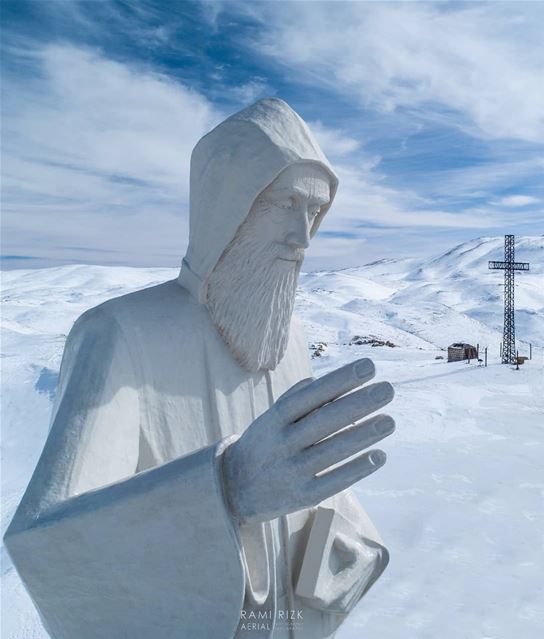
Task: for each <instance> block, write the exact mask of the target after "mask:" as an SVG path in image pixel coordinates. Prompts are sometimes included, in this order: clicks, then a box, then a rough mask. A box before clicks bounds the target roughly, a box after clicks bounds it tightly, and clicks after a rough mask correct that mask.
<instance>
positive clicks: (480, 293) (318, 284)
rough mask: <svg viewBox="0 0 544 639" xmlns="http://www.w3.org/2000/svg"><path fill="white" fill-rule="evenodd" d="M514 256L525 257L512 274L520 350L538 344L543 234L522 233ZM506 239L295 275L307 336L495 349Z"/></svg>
mask: <svg viewBox="0 0 544 639" xmlns="http://www.w3.org/2000/svg"><path fill="white" fill-rule="evenodd" d="M516 256H517V257H516V259H518V260H519V261H528V262H530V264H531V267H530V269H531V270H530V271H529V272H528V273H526V272H523V273H519V274H518V275H517V277H516V292H515V295H516V309H517V313H516V325H517V337H518V340H519V341H520V344H519V346H520V352H522V351H524V349H526V344H527V343H528V342H532V343H533V344H538V345H542V346H544V236H540V237H522V238H519V239H518V241H517V242H516ZM503 257H504V239H503V238H502V237H501V238H480V239H477V240H472V241H470V242H466V243H464V244H460V245H459V246H456V247H455V248H454V249H452V250H451V251H448V252H447V253H446V254H444V255H440V256H438V257H436V258H432V259H428V260H424V261H416V260H406V259H403V260H381V261H379V262H374V263H372V264H369V265H367V266H362V267H359V268H351V269H346V270H342V271H334V272H327V271H322V272H317V273H308V274H305V275H303V276H302V278H301V289H302V290H301V293H300V299H299V311H300V312H302V314H303V315H304V317H305V319H306V320H307V321H308V322H309V323H310V325H311V326H312V338H313V339H314V340H322V341H325V342H329V341H330V342H335V343H340V344H341V343H344V342H349V339H350V337H351V336H353V335H361V334H362V333H364V334H368V335H375V336H377V337H381V338H383V339H388V340H391V341H392V342H394V343H397V344H399V345H401V346H411V347H419V348H437V347H438V348H446V347H447V346H448V345H449V344H451V343H452V342H456V341H465V342H469V343H473V344H478V343H479V344H480V345H482V346H489V347H490V348H494V349H498V348H499V343H500V340H501V338H502V321H503V304H504V298H503V285H504V276H503V273H502V272H499V271H490V270H489V269H488V260H502V259H503Z"/></svg>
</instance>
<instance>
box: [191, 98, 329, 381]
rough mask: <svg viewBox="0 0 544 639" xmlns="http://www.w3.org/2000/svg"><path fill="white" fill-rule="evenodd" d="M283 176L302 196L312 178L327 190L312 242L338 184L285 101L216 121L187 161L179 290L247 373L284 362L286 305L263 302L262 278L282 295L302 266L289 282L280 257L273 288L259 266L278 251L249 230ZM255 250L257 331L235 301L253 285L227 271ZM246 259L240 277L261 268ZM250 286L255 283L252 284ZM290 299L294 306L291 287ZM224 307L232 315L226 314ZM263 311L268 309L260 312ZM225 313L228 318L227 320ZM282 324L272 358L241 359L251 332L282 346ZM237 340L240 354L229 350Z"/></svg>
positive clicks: (313, 220) (313, 222)
mask: <svg viewBox="0 0 544 639" xmlns="http://www.w3.org/2000/svg"><path fill="white" fill-rule="evenodd" d="M286 175H287V176H288V180H289V179H291V177H290V176H294V177H293V178H292V179H294V180H299V182H300V181H301V180H302V182H301V186H302V187H303V190H304V178H305V176H306V175H308V176H309V179H310V181H311V178H312V176H314V180H317V182H321V184H323V183H324V184H325V185H326V190H327V201H326V202H325V204H323V205H322V206H320V208H319V209H318V211H317V215H315V216H312V217H311V221H310V225H309V229H308V230H309V235H310V237H311V236H313V235H314V234H315V232H316V231H317V228H318V227H319V224H320V223H321V220H322V219H323V216H324V215H325V213H326V212H327V210H328V209H329V207H330V205H331V203H332V200H333V198H334V195H335V192H336V188H337V184H338V180H337V178H336V175H335V174H334V172H333V170H332V168H331V166H330V164H329V163H328V161H327V159H326V158H325V156H324V154H323V152H322V151H321V149H320V148H319V146H318V144H317V142H316V141H315V139H314V137H313V135H312V133H311V132H310V130H309V129H308V127H307V125H306V124H305V123H304V121H303V120H302V119H301V118H300V117H299V116H298V115H297V114H296V113H295V112H294V111H293V110H292V109H291V108H290V107H289V106H288V105H287V104H286V103H285V102H283V101H282V100H278V99H274V98H268V99H265V100H260V101H259V102H256V103H255V104H254V105H252V106H250V107H248V108H247V109H244V110H243V111H240V112H239V113H236V114H235V115H233V116H231V117H230V118H228V119H227V120H225V121H224V122H222V123H221V124H220V125H219V126H217V127H216V128H215V129H213V131H211V132H210V133H208V134H207V135H205V136H204V137H203V138H202V139H201V140H200V141H199V142H198V144H197V145H196V147H195V149H194V151H193V154H192V157H191V194H190V232H189V246H188V249H187V254H186V256H185V258H184V260H183V264H182V268H181V273H180V278H179V279H180V283H181V284H182V286H184V287H185V288H186V289H188V290H189V291H190V292H191V293H192V295H193V296H194V297H195V298H196V299H197V300H198V301H199V302H200V303H201V304H206V305H207V306H208V308H209V309H210V312H211V314H212V318H213V319H214V322H215V324H216V326H217V327H218V329H219V331H220V332H221V334H222V335H223V337H224V338H225V340H226V341H227V343H228V345H229V346H230V348H231V350H232V351H233V353H234V355H235V356H236V357H237V359H238V360H239V362H240V363H241V364H242V365H243V366H244V367H245V368H246V369H248V370H257V369H260V368H274V367H275V365H276V364H277V362H278V361H279V359H281V357H282V356H283V350H284V349H285V345H286V337H287V335H288V325H289V322H288V321H286V320H287V319H289V320H290V314H291V311H292V306H291V307H290V308H289V309H288V311H287V312H286V311H285V308H286V307H287V306H289V305H288V304H284V303H283V302H281V301H280V302H278V299H276V300H270V299H266V300H265V298H267V297H268V295H267V293H266V290H267V289H266V281H265V280H266V279H268V280H269V284H270V285H271V286H272V287H275V288H277V289H278V290H279V289H281V288H283V289H285V290H287V289H288V288H289V287H291V288H292V281H291V280H293V277H294V280H293V281H294V285H295V287H296V279H297V277H298V269H299V268H300V262H299V264H298V268H297V269H296V271H293V273H294V275H292V274H290V273H288V271H287V270H286V269H288V262H289V259H288V258H289V256H288V255H287V259H285V258H286V255H285V254H283V257H280V255H279V254H278V255H277V257H278V258H279V260H278V265H277V268H278V269H280V270H278V275H279V280H284V281H282V282H279V281H278V282H274V281H273V274H272V271H270V277H269V278H267V276H266V268H267V265H266V264H264V261H265V260H266V259H267V258H270V256H272V260H273V252H274V250H276V249H274V248H272V249H271V250H270V252H269V253H267V247H266V245H265V244H263V243H261V245H260V247H259V244H258V243H255V244H252V229H254V228H256V227H255V226H254V222H255V220H256V219H257V218H258V217H259V216H261V215H262V213H263V211H265V210H266V207H267V203H266V199H267V198H266V196H267V194H268V195H269V194H271V193H273V192H274V191H273V189H274V187H275V185H278V184H279V185H280V186H281V184H282V183H283V182H285V181H286V180H285V176H286ZM277 178H279V180H278V179H277ZM273 183H274V184H273ZM269 187H270V188H269ZM271 189H272V191H271ZM310 190H312V189H311V185H310ZM252 225H253V226H252ZM261 234H262V226H261ZM276 247H277V245H276ZM261 250H262V254H263V255H262V260H263V264H262V267H263V270H262V273H261V275H260V278H261V280H264V284H265V286H263V287H260V286H256V287H255V290H254V291H253V293H254V296H255V297H259V296H260V297H262V299H263V300H265V301H266V304H261V307H263V308H261V312H260V314H259V313H258V314H257V315H259V316H260V319H261V323H262V327H261V330H260V331H259V330H252V329H253V324H252V323H251V322H252V321H253V320H252V319H249V318H248V317H247V312H246V311H247V309H244V310H242V312H241V313H238V312H237V307H236V302H234V301H233V300H234V297H236V293H237V294H238V295H239V296H240V295H243V294H244V293H245V292H246V290H247V288H248V287H250V285H251V284H252V283H251V282H249V279H248V278H247V276H248V273H247V272H246V274H245V275H244V273H238V274H234V276H233V271H235V270H236V271H240V270H241V271H243V270H244V268H243V264H244V262H243V259H241V258H243V255H244V251H245V252H246V254H247V253H248V252H253V253H255V252H256V251H261ZM301 254H303V252H302V251H301ZM252 257H253V260H254V261H253V266H249V264H250V261H249V260H248V262H247V264H248V266H247V267H246V271H248V269H250V268H251V269H252V270H255V269H257V268H258V267H259V266H260V264H259V261H258V259H255V258H256V256H255V255H253V256H252ZM280 260H285V261H283V265H281V264H279V261H280ZM240 265H242V268H241V269H240V268H239V266H240ZM227 267H229V269H230V270H229V269H228V268H227ZM282 268H283V269H284V271H283V272H282V271H281V269H282ZM238 275H239V277H238ZM245 279H248V281H247V282H246V281H245ZM255 280H256V278H253V284H255ZM236 284H237V285H238V288H237V289H236ZM270 288H271V287H270V286H268V289H270ZM230 289H232V291H231V290H230ZM231 292H232V295H231ZM292 296H293V299H294V288H293V293H292ZM220 298H222V299H220ZM246 302H247V298H246ZM256 303H257V300H256ZM229 305H231V306H232V308H231V309H229V308H227V307H228V306H229ZM266 305H268V309H265V308H264V307H265V306H266ZM241 306H242V305H241ZM274 309H275V310H274ZM223 313H228V314H229V315H231V317H230V318H229V319H225V318H224V317H223V316H222V314H223ZM233 314H235V317H234V318H233V317H232V315H233ZM270 314H272V315H276V314H277V315H280V316H282V315H283V316H284V318H283V320H280V322H279V326H280V327H278V326H276V329H277V333H278V335H277V336H276V338H275V337H274V335H273V331H272V332H270V319H269V318H267V315H270ZM287 315H288V316H289V317H288V318H287ZM222 319H223V320H224V322H222ZM233 319H234V320H235V321H234V322H233ZM282 324H283V325H285V326H287V328H286V329H285V330H287V335H284V336H283V337H284V338H285V339H283V342H285V344H283V346H282V347H280V348H279V349H274V348H272V350H277V351H278V352H277V353H276V354H275V355H274V354H272V355H271V354H268V355H266V354H263V353H261V354H260V355H259V356H258V357H257V356H255V357H253V358H252V357H251V356H247V357H246V356H244V355H243V354H241V353H240V352H239V351H240V348H242V346H243V345H244V344H247V343H249V342H250V341H251V335H250V334H251V333H253V337H254V341H255V344H259V343H261V342H263V339H262V338H263V335H262V332H263V330H267V331H268V336H269V337H270V340H269V341H270V342H271V344H272V345H273V344H274V343H275V341H276V342H281V341H282V339H280V337H281V334H282V330H283V329H281V325H282ZM229 326H230V329H231V330H229ZM226 327H227V328H226ZM267 327H268V328H267ZM285 330H283V333H285ZM236 334H238V342H239V346H240V348H236V345H235V342H236V341H237V337H236ZM274 340H275V341H274ZM242 342H243V343H242ZM261 350H262V349H261ZM265 350H266V349H265ZM246 355H247V353H246ZM254 355H255V354H254Z"/></svg>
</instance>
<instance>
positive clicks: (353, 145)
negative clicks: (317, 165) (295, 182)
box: [308, 120, 361, 158]
mask: <svg viewBox="0 0 544 639" xmlns="http://www.w3.org/2000/svg"><path fill="white" fill-rule="evenodd" d="M308 124H309V126H310V128H311V130H312V133H313V134H314V135H315V137H316V139H317V141H318V142H319V145H320V146H321V148H322V149H323V151H324V152H325V155H327V156H329V157H331V158H334V157H343V156H345V155H349V154H350V153H354V152H355V151H357V150H358V149H359V147H360V146H361V143H360V142H359V140H356V139H355V138H352V137H350V136H349V135H346V134H345V133H344V132H343V131H339V130H338V129H331V128H329V127H326V126H325V125H324V124H323V123H322V122H320V121H319V120H316V121H315V122H309V123H308Z"/></svg>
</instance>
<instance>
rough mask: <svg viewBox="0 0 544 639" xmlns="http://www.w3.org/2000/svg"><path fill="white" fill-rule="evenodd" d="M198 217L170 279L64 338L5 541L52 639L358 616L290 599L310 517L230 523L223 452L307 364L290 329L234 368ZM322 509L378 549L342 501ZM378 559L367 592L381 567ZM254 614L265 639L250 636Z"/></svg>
mask: <svg viewBox="0 0 544 639" xmlns="http://www.w3.org/2000/svg"><path fill="white" fill-rule="evenodd" d="M270 102H273V103H276V102H278V101H270ZM279 104H280V106H281V108H282V109H283V106H282V105H283V104H284V103H279ZM272 106H276V107H277V106H278V105H277V104H273V105H272ZM285 106H286V105H285ZM287 108H288V107H287ZM288 115H289V114H288ZM297 117H298V116H297ZM228 122H229V121H228V120H227V123H228ZM225 124H226V123H223V125H221V126H224V125H225ZM219 128H220V127H219ZM216 131H217V129H216ZM212 133H213V132H212ZM210 135H211V134H210ZM204 140H206V138H204ZM246 140H247V137H246ZM197 149H198V146H197ZM195 152H196V150H195ZM303 157H304V156H303ZM193 162H195V154H193ZM288 164H289V161H287V160H285V161H284V165H285V166H287V165H288ZM199 167H200V168H202V167H201V166H200V165H199V164H198V162H197V166H196V167H195V166H192V169H191V171H192V177H193V176H194V174H195V170H196V169H199ZM209 168H210V167H209V166H208V169H209ZM212 168H213V167H212ZM196 172H197V173H200V175H201V176H202V171H196ZM259 179H260V180H264V185H265V186H266V185H267V184H269V183H270V182H271V181H272V179H273V176H272V177H270V176H266V175H265V176H264V177H262V176H261V177H260V178H259ZM260 186H263V184H261V185H260ZM191 188H192V193H193V192H194V191H193V184H192V186H191ZM259 188H260V187H259ZM254 189H256V190H257V192H259V189H258V188H257V185H254ZM208 199H209V198H208ZM208 205H209V208H208V209H207V212H206V213H203V212H202V210H199V209H198V207H196V206H195V205H194V203H193V202H192V209H191V216H192V217H191V223H192V224H193V217H194V215H195V211H199V212H200V215H207V216H208V223H209V224H211V225H212V229H213V233H211V234H210V233H209V232H208V239H206V237H202V236H199V234H198V232H197V233H196V235H195V233H193V236H192V239H191V241H192V245H190V246H192V249H191V251H190V252H188V256H190V260H189V258H187V257H186V260H185V261H184V267H183V269H182V274H181V276H180V278H179V279H178V280H173V281H171V282H166V283H164V284H161V285H159V286H155V287H151V288H147V289H144V290H142V291H139V292H136V293H132V294H130V295H126V296H123V297H119V298H116V299H113V300H109V301H108V302H105V303H104V304H102V305H100V306H98V307H96V308H94V309H91V310H89V311H87V312H86V313H84V314H83V315H82V316H81V317H80V318H79V319H78V321H77V322H76V323H75V325H74V327H73V329H72V331H71V332H70V334H69V336H68V339H67V342H66V346H65V351H64V356H63V360H62V365H61V375H60V381H59V388H58V392H57V396H56V401H55V406H54V411H53V418H52V424H51V430H50V433H49V436H48V439H47V442H46V444H45V447H44V450H43V453H42V455H41V458H40V460H39V462H38V465H37V467H36V470H35V472H34V475H33V477H32V479H31V482H30V484H29V486H28V488H27V491H26V493H25V495H24V497H23V500H22V502H21V504H20V506H19V508H18V510H17V512H16V515H15V517H14V519H13V521H12V523H11V525H10V527H9V529H8V531H7V533H6V537H5V542H6V545H7V548H8V550H9V553H10V555H11V557H12V559H13V562H14V564H15V566H16V568H17V570H18V572H19V574H20V576H21V578H22V580H23V582H24V584H25V586H26V588H27V590H28V592H29V593H30V596H31V597H32V599H33V602H34V604H35V605H36V607H37V609H38V611H39V613H40V616H41V619H42V621H43V624H44V627H45V628H46V630H47V631H48V632H49V633H50V635H51V637H52V638H54V639H123V638H126V639H150V638H151V637H152V638H153V639H174V638H175V639H179V638H187V639H198V638H200V637H202V638H206V639H220V638H225V639H230V638H231V637H234V636H251V637H258V636H269V635H270V634H271V633H273V636H274V637H284V636H285V637H287V636H289V635H288V631H287V630H286V629H285V627H282V628H280V627H279V626H280V625H282V624H278V623H276V629H274V619H276V620H277V619H278V616H277V614H276V612H275V611H278V610H285V609H287V608H293V607H294V608H295V609H296V610H302V616H303V622H302V630H301V631H300V632H299V631H297V630H295V632H294V636H295V637H296V636H304V637H312V638H313V637H315V638H318V637H328V636H330V635H331V634H332V633H333V632H334V630H335V628H336V627H337V626H338V624H339V623H340V622H341V621H342V620H343V618H344V617H345V614H347V612H349V608H351V607H352V605H354V603H355V602H354V601H352V602H351V603H350V604H349V606H347V607H344V608H342V607H340V608H339V607H338V605H332V606H330V607H328V602H327V601H325V600H322V601H320V602H315V605H312V603H311V602H310V605H308V601H302V600H300V599H299V598H298V597H297V595H296V594H295V592H294V584H296V580H297V576H298V572H299V571H300V565H301V562H302V559H303V556H304V553H305V551H306V543H307V539H308V535H309V531H310V528H311V526H312V520H313V513H314V509H313V508H311V509H307V510H302V511H299V512H298V513H293V514H291V515H289V516H287V517H281V518H278V519H276V520H273V521H271V522H264V523H262V524H256V525H251V526H240V525H239V524H237V523H236V521H235V520H234V519H233V517H232V516H231V514H230V512H229V508H228V504H227V501H226V498H225V495H224V492H223V482H222V469H221V464H222V454H223V451H224V449H225V447H226V446H228V445H229V444H230V443H232V441H234V440H235V439H236V437H237V436H238V435H239V434H240V433H242V432H243V431H244V430H245V429H246V428H247V427H248V426H249V424H251V423H252V422H253V421H254V419H255V418H256V417H257V416H258V415H260V414H261V413H262V412H263V411H265V410H267V409H268V408H269V407H270V406H272V404H273V403H274V401H275V400H276V399H277V398H278V397H279V396H280V395H281V394H282V393H284V392H285V391H286V390H287V389H289V388H290V387H291V386H292V385H293V384H295V383H296V382H297V381H299V380H301V379H304V378H307V377H309V376H310V375H311V363H310V360H309V356H308V348H307V342H306V339H305V336H304V334H303V331H302V329H301V327H300V325H299V324H298V322H297V321H296V320H295V319H293V322H292V325H291V331H290V338H289V344H288V347H287V350H286V353H285V356H284V357H283V359H282V361H281V362H280V364H279V365H278V367H277V368H276V369H275V370H273V371H264V370H263V371H259V372H257V373H249V372H247V371H245V370H243V369H242V368H241V367H240V366H239V365H238V363H237V362H236V360H235V359H234V357H233V356H232V354H231V352H230V351H229V349H228V347H227V345H226V344H225V343H224V341H223V339H222V338H221V337H220V335H219V334H218V333H217V331H216V329H215V327H214V326H213V324H212V322H211V319H210V315H209V313H208V311H207V308H206V306H205V304H204V303H203V298H202V291H203V288H205V286H203V283H204V282H205V279H206V273H208V274H209V272H211V269H212V268H213V266H214V265H215V263H216V262H217V260H218V259H219V257H220V255H221V253H222V251H223V250H224V248H225V246H226V245H227V244H228V242H229V241H230V239H232V237H233V235H232V233H234V232H235V230H236V228H237V225H234V230H233V231H232V233H231V232H230V231H225V228H226V227H225V225H224V224H222V222H221V221H220V220H219V218H218V217H217V215H216V217H215V218H214V217H213V211H214V210H217V209H218V207H216V208H215V209H214V208H213V206H211V205H210V203H209V201H208ZM248 210H249V208H248V209H247V210H246V214H247V211H248ZM210 216H211V218H210ZM244 217H245V215H242V216H241V218H240V221H242V220H243V219H244ZM238 225H239V224H238ZM196 226H198V225H196ZM227 227H228V225H227ZM194 228H195V225H193V227H192V229H193V231H194ZM201 228H202V229H204V231H205V226H202V225H201ZM204 231H202V232H204ZM210 238H212V239H210ZM217 238H219V239H217ZM199 243H200V249H201V250H200V255H202V256H203V258H202V261H201V262H200V261H199V259H198V255H199V251H198V246H197V245H198V244H199ZM214 254H215V255H216V257H215V258H213V255H214ZM210 255H212V257H211V258H210ZM202 264H207V265H208V266H207V267H202ZM210 265H211V266H210ZM248 312H250V309H248ZM327 505H328V506H330V507H332V508H335V509H336V510H338V511H339V512H341V513H342V514H343V516H344V517H345V518H346V520H348V521H349V522H351V525H352V526H353V530H354V531H361V530H363V529H364V531H365V536H366V537H368V538H370V539H373V540H375V541H376V540H377V541H379V538H378V536H377V533H376V531H375V530H374V529H373V527H372V524H371V523H370V522H369V520H368V518H367V517H366V515H365V513H364V511H363V510H362V508H361V507H360V506H359V504H358V502H357V500H356V499H355V498H354V497H353V496H352V495H350V494H349V492H345V493H341V494H339V495H337V496H335V497H333V498H331V499H330V500H327ZM355 537H357V534H356V535H355ZM358 541H359V542H360V541H361V539H358ZM375 547H376V548H379V551H378V554H377V555H376V557H377V559H376V561H375V564H376V565H375V569H374V570H373V574H372V576H371V578H370V579H369V578H368V575H366V577H365V580H366V581H365V586H364V589H363V590H366V589H367V588H368V587H369V586H370V585H371V583H372V582H373V581H374V579H375V578H376V576H377V575H379V573H380V572H381V570H383V567H384V565H385V563H386V562H387V553H386V551H385V550H384V549H382V548H381V547H379V546H375ZM352 568H353V566H347V567H346V571H350V570H351V572H352V573H353V570H352ZM346 574H347V573H346ZM337 577H338V579H337V583H338V587H339V589H340V590H339V592H340V591H341V590H342V588H343V587H344V586H345V582H346V580H345V579H342V573H341V572H340V574H339V575H337ZM351 579H353V575H352V577H351ZM361 579H362V576H361ZM329 594H330V596H331V597H332V598H333V599H334V598H335V596H336V595H335V593H334V587H333V588H332V590H331V592H330V593H329ZM336 594H338V593H336ZM361 594H362V591H361V592H359V593H358V597H359V596H360V595H361ZM358 597H357V598H358ZM329 603H330V602H329ZM258 612H261V613H263V612H264V613H266V614H265V615H262V614H261V620H264V621H262V623H259V624H258V625H259V626H260V628H261V629H260V630H250V631H246V630H245V628H244V627H242V626H243V621H244V618H245V619H252V618H255V617H257V618H258V614H255V613H258ZM251 613H253V615H252V614H251ZM283 626H285V624H283Z"/></svg>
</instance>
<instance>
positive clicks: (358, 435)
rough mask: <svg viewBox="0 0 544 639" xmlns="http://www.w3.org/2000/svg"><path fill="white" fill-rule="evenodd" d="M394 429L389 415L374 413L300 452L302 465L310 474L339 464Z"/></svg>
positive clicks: (393, 421) (389, 433)
mask: <svg viewBox="0 0 544 639" xmlns="http://www.w3.org/2000/svg"><path fill="white" fill-rule="evenodd" d="M394 430H395V420H394V419H393V418H392V417H389V415H376V416H375V417H371V418H370V419H367V420H366V421H364V422H361V423H359V424H354V425H353V426H351V427H349V428H345V429H344V430H342V431H340V432H339V433H337V434H336V435H333V436H332V437H329V438H327V439H324V440H322V441H321V442H319V443H318V444H315V445H314V446H310V447H309V448H305V449H304V450H303V451H302V453H301V458H302V459H303V462H302V463H303V464H304V467H305V468H306V469H307V470H309V471H310V472H311V473H312V474H314V475H315V474H316V473H318V472H321V471H323V470H325V469H327V468H329V467H330V466H333V465H334V464H339V463H340V462H342V461H344V460H345V459H347V458H348V457H352V456H353V455H356V454H357V453H359V452H361V451H362V450H364V449H365V448H368V447H369V446H373V445H374V444H376V443H377V442H379V441H380V440H382V439H383V438H384V437H387V436H388V435H391V433H392V432H393V431H394Z"/></svg>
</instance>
